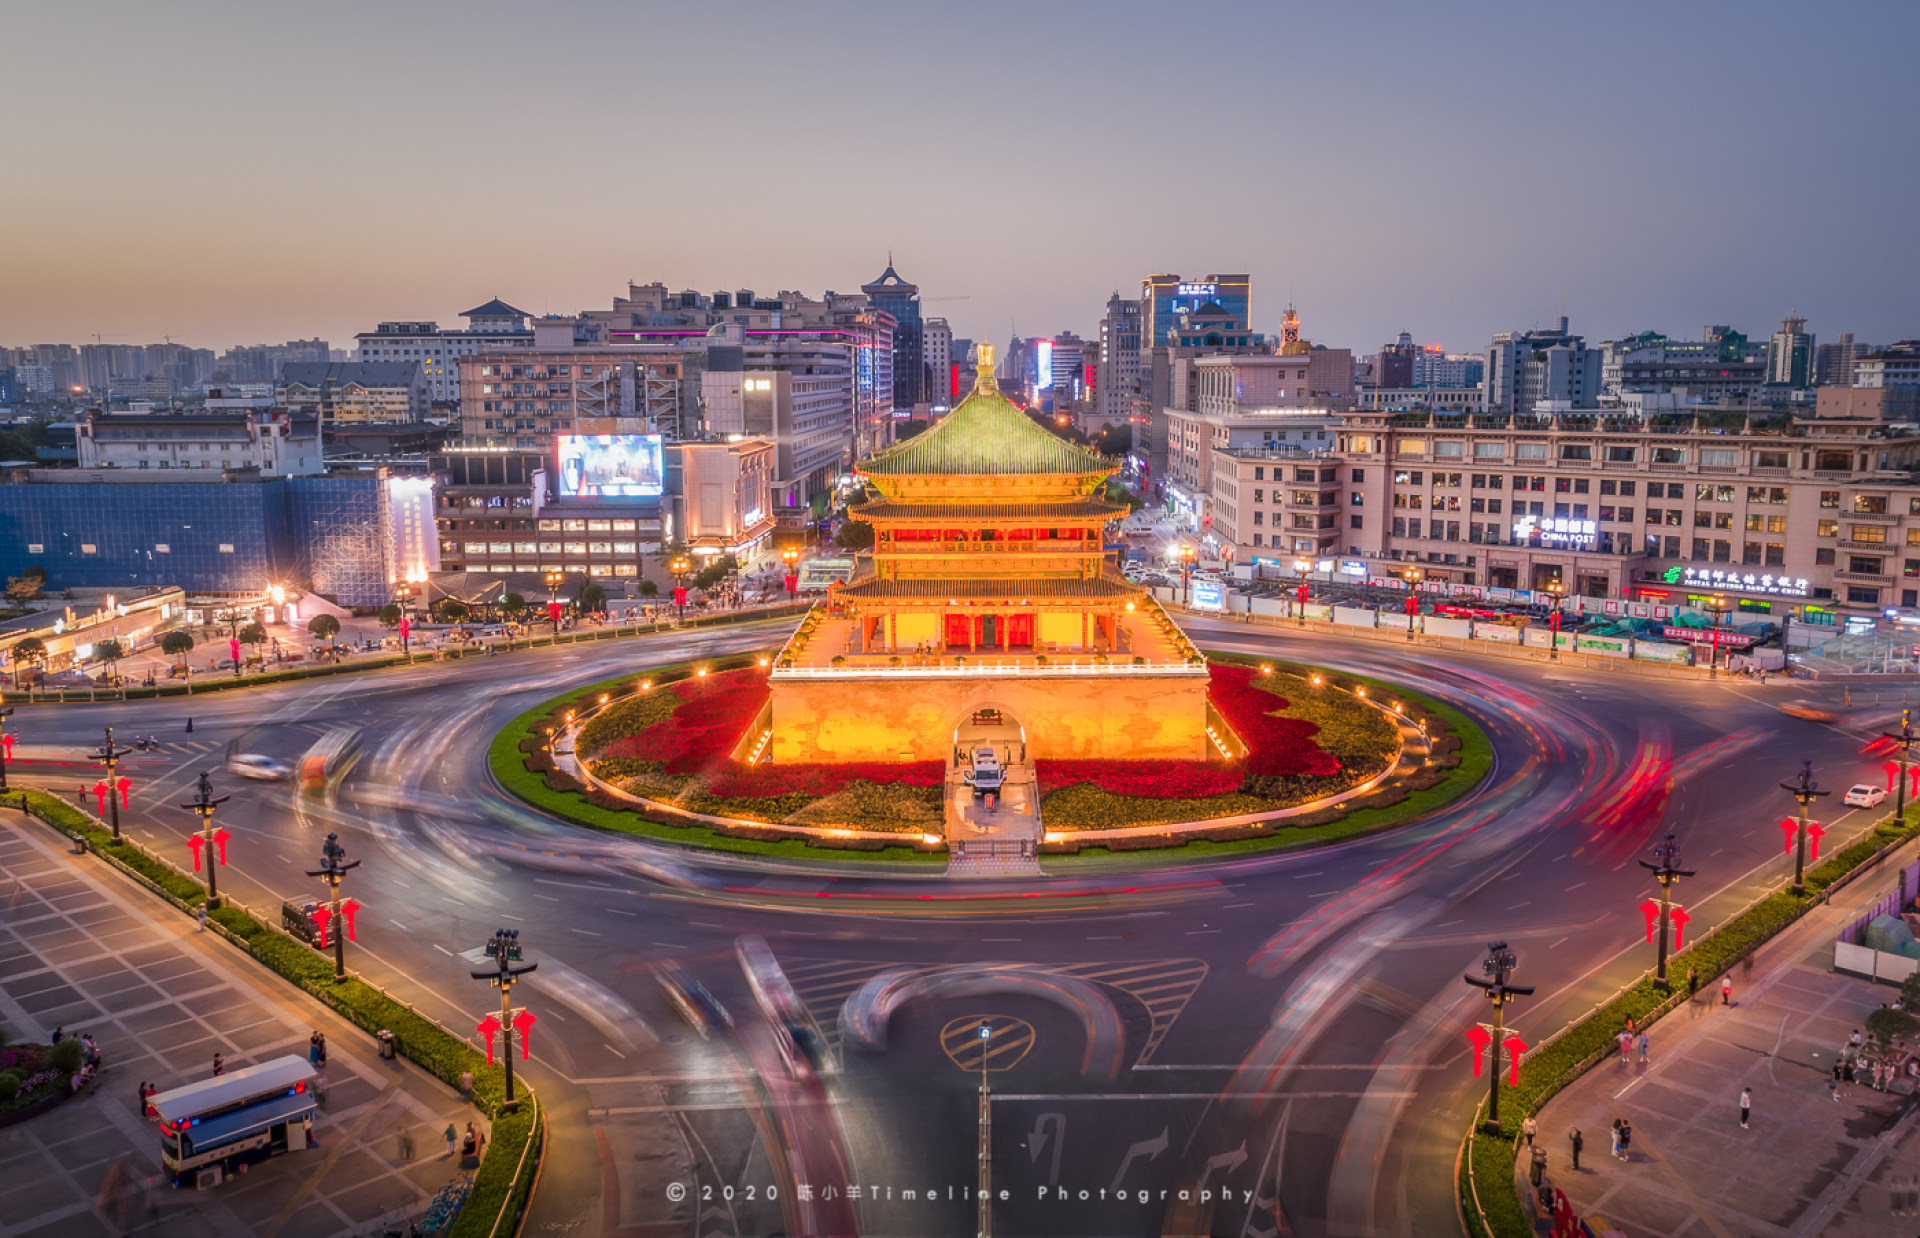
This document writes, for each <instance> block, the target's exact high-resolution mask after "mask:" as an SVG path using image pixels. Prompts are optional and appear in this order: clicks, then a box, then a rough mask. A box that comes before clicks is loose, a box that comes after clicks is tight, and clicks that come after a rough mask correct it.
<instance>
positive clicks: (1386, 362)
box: [1373, 331, 1420, 389]
mask: <svg viewBox="0 0 1920 1238" xmlns="http://www.w3.org/2000/svg"><path fill="white" fill-rule="evenodd" d="M1419 351H1420V350H1419V349H1417V348H1415V347H1414V346H1413V336H1412V335H1410V334H1408V333H1407V332H1405V331H1402V332H1401V333H1400V339H1399V341H1398V342H1397V343H1393V344H1388V345H1386V346H1385V347H1383V348H1381V350H1380V355H1379V356H1378V357H1376V358H1375V359H1374V362H1373V385H1374V386H1375V387H1385V388H1394V389H1397V388H1402V387H1411V386H1413V385H1414V384H1413V362H1414V358H1415V357H1416V356H1417V355H1418V354H1419Z"/></svg>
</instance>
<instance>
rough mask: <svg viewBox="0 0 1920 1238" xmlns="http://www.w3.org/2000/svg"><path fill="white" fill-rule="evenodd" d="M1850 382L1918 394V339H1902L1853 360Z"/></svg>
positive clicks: (1919, 366) (1919, 364)
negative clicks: (1893, 388)
mask: <svg viewBox="0 0 1920 1238" xmlns="http://www.w3.org/2000/svg"><path fill="white" fill-rule="evenodd" d="M1853 383H1854V385H1855V386H1857V387H1895V388H1900V389H1903V390H1906V391H1920V340H1901V341H1900V342H1899V343H1897V344H1892V345H1889V346H1888V347H1886V348H1876V349H1873V350H1872V351H1870V352H1865V353H1862V354H1861V355H1860V356H1858V357H1855V358H1854V362H1853Z"/></svg>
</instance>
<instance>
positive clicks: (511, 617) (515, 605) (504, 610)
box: [500, 593, 527, 622]
mask: <svg viewBox="0 0 1920 1238" xmlns="http://www.w3.org/2000/svg"><path fill="white" fill-rule="evenodd" d="M500 613H501V614H502V615H504V616H506V618H507V620H508V621H509V622H518V621H519V619H520V617H521V616H522V615H524V614H526V613H527V599H525V598H523V597H521V596H520V595H519V594H517V593H509V594H507V596H505V597H503V598H501V599H500Z"/></svg>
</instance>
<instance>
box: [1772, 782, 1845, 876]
mask: <svg viewBox="0 0 1920 1238" xmlns="http://www.w3.org/2000/svg"><path fill="white" fill-rule="evenodd" d="M1780 789H1781V790H1782V791H1785V792H1787V793H1788V794H1790V795H1792V796H1793V798H1794V799H1796V800H1798V801H1799V802H1800V828H1799V829H1797V830H1795V831H1794V836H1793V894H1794V897H1795V898H1799V897H1800V896H1801V895H1803V894H1805V893H1806V892H1807V805H1809V804H1811V803H1813V801H1815V800H1817V799H1823V798H1825V797H1826V796H1829V795H1832V794H1833V792H1831V791H1822V790H1820V789H1819V784H1818V783H1816V782H1814V780H1813V762H1812V761H1807V762H1804V763H1803V764H1802V765H1801V766H1800V777H1799V780H1798V781H1795V782H1783V783H1781V784H1780Z"/></svg>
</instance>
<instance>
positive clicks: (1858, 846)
mask: <svg viewBox="0 0 1920 1238" xmlns="http://www.w3.org/2000/svg"><path fill="white" fill-rule="evenodd" d="M1916 835H1920V809H1909V810H1908V812H1907V815H1906V817H1905V819H1904V820H1903V821H1894V820H1892V819H1891V818H1890V819H1889V820H1888V821H1886V822H1883V823H1882V824H1880V825H1879V826H1877V827H1875V828H1874V829H1873V830H1872V831H1871V832H1869V833H1868V834H1867V835H1866V836H1865V837H1863V838H1861V839H1860V840H1859V841H1858V842H1856V843H1854V844H1853V845H1851V846H1849V847H1847V848H1846V849H1845V850H1843V851H1841V852H1840V853H1839V854H1838V855H1835V856H1832V857H1830V858H1829V859H1828V860H1827V861H1826V862H1825V863H1822V864H1820V865H1819V866H1817V867H1815V868H1813V869H1811V870H1809V871H1808V873H1807V897H1805V898H1795V897H1793V895H1792V894H1791V893H1789V892H1788V890H1787V888H1786V887H1785V886H1782V888H1781V889H1779V890H1778V891H1776V892H1774V893H1773V894H1771V895H1768V896H1767V897H1766V898H1765V899H1763V900H1761V901H1760V902H1759V903H1757V904H1755V905H1754V906H1753V907H1751V908H1749V909H1748V910H1747V911H1745V912H1743V913H1742V914H1740V915H1738V916H1736V917H1734V918H1733V919H1732V920H1729V921H1728V922H1727V923H1726V924H1724V925H1722V926H1721V927H1720V928H1719V929H1717V930H1715V931H1714V932H1712V933H1710V934H1708V935H1707V936H1706V937H1705V938H1703V939H1702V940H1700V941H1699V942H1697V943H1695V944H1694V945H1692V946H1689V947H1688V948H1687V949H1685V950H1683V951H1681V952H1680V953H1678V954H1675V955H1674V956H1673V957H1672V958H1670V959H1669V960H1668V962H1667V974H1668V975H1669V976H1671V977H1675V978H1676V983H1675V985H1674V989H1675V992H1674V993H1673V994H1672V995H1668V994H1666V993H1662V992H1661V991H1660V989H1659V988H1658V987H1657V986H1656V985H1655V984H1654V982H1653V978H1652V977H1651V976H1647V977H1644V978H1642V979H1641V980H1639V981H1636V982H1635V983H1634V984H1632V985H1630V986H1628V987H1627V988H1625V989H1622V990H1621V991H1620V992H1619V993H1618V994H1616V995H1615V996H1614V998H1613V999H1612V1000H1611V1001H1609V1002H1608V1003H1607V1004H1606V1005H1604V1006H1602V1007H1601V1008H1600V1009H1598V1010H1596V1011H1594V1012H1593V1013H1592V1014H1591V1015H1588V1016H1587V1017H1586V1018H1584V1019H1581V1020H1579V1021H1578V1022H1577V1023H1574V1024H1572V1025H1571V1026H1570V1027H1569V1028H1568V1029H1567V1030H1566V1031H1565V1032H1563V1033H1562V1034H1561V1035H1560V1037H1559V1038H1558V1039H1557V1040H1555V1041H1554V1042H1553V1043H1552V1044H1549V1045H1547V1046H1546V1047H1545V1048H1544V1049H1541V1050H1539V1051H1538V1052H1536V1053H1534V1054H1532V1055H1531V1056H1529V1057H1528V1058H1527V1059H1526V1060H1525V1061H1524V1062H1523V1063H1522V1064H1521V1066H1520V1082H1519V1083H1518V1084H1517V1085H1516V1086H1513V1087H1510V1088H1504V1089H1503V1090H1502V1092H1501V1099H1500V1131H1499V1133H1498V1134H1493V1133H1489V1132H1487V1131H1486V1130H1484V1128H1476V1129H1475V1130H1474V1131H1473V1133H1472V1136H1471V1138H1470V1139H1469V1141H1468V1146H1467V1156H1466V1157H1463V1158H1461V1168H1460V1180H1459V1190H1460V1192H1461V1199H1462V1200H1463V1201H1464V1204H1465V1211H1466V1213H1467V1220H1468V1226H1469V1228H1471V1229H1473V1230H1474V1231H1475V1232H1486V1231H1484V1230H1482V1228H1481V1226H1480V1225H1479V1224H1478V1221H1479V1218H1478V1217H1477V1216H1476V1215H1475V1212H1474V1208H1473V1202H1472V1201H1473V1195H1472V1194H1471V1193H1469V1191H1468V1187H1467V1171H1468V1166H1469V1158H1471V1168H1472V1172H1473V1176H1474V1179H1475V1181H1476V1182H1477V1183H1478V1187H1479V1192H1478V1193H1479V1199H1480V1205H1481V1207H1483V1208H1485V1209H1486V1214H1487V1222H1488V1225H1489V1226H1490V1227H1491V1233H1492V1236H1493V1238H1529V1236H1530V1235H1531V1234H1532V1232H1533V1231H1532V1228H1531V1226H1530V1225H1529V1224H1528V1222H1527V1213H1526V1206H1525V1204H1523V1203H1522V1202H1521V1199H1520V1196H1519V1194H1518V1193H1517V1191H1516V1190H1515V1187H1514V1175H1513V1162H1514V1156H1515V1153H1516V1151H1517V1149H1516V1148H1515V1146H1514V1141H1515V1139H1516V1138H1517V1137H1518V1135H1519V1131H1520V1124H1521V1122H1523V1121H1524V1120H1525V1119H1526V1118H1527V1117H1528V1116H1529V1115H1532V1114H1534V1113H1537V1112H1538V1111H1539V1109H1540V1107H1541V1106H1542V1105H1544V1104H1546V1103H1547V1101H1548V1100H1550V1099H1551V1098H1552V1097H1553V1096H1554V1095H1555V1094H1556V1093H1558V1092H1559V1091H1560V1089H1562V1088H1564V1087H1566V1086H1567V1085H1568V1084H1569V1083H1572V1082H1573V1081H1574V1080H1575V1079H1578V1078H1579V1077H1580V1076H1581V1075H1583V1074H1585V1073H1586V1072H1587V1071H1589V1070H1591V1069H1593V1067H1594V1066H1596V1065H1598V1064H1599V1063H1601V1062H1603V1061H1605V1060H1606V1058H1607V1055H1608V1054H1609V1053H1610V1052H1611V1051H1612V1047H1613V1045H1614V1043H1615V1039H1616V1038H1617V1037H1618V1036H1619V1035H1620V1033H1621V1031H1622V1030H1623V1029H1624V1028H1625V1027H1626V1022H1627V1020H1628V1019H1629V1018H1632V1019H1633V1020H1634V1021H1635V1024H1636V1026H1638V1027H1641V1028H1645V1027H1647V1026H1648V1025H1649V1024H1651V1023H1653V1022H1655V1021H1656V1020H1658V1019H1659V1018H1661V1017H1662V1016H1663V1015H1665V1014H1667V1013H1669V1012H1671V1011H1672V1010H1674V1009H1676V1008H1677V1007H1678V1006H1679V1005H1680V1004H1681V1003H1684V1002H1685V1001H1686V997H1687V993H1686V985H1685V983H1684V978H1685V976H1686V974H1687V970H1688V969H1689V968H1692V969H1694V970H1695V971H1696V972H1698V973H1699V978H1700V986H1701V988H1702V989H1706V990H1711V988H1712V985H1713V982H1714V981H1716V980H1718V979H1719V978H1720V976H1721V975H1722V974H1724V973H1725V972H1727V971H1728V970H1730V969H1731V968H1732V967H1733V965H1734V964H1735V963H1738V962H1739V961H1740V960H1741V959H1744V958H1746V957H1747V956H1749V955H1751V954H1752V953H1753V952H1754V951H1755V950H1757V949H1759V948H1760V946H1762V945H1763V944H1765V943H1766V942H1767V941H1768V940H1769V939H1771V938H1772V937H1773V936H1774V935H1775V934H1777V933H1779V932H1781V931H1782V930H1784V929H1786V928H1788V927H1790V926H1792V925H1793V923H1794V922H1795V921H1797V920H1799V919H1800V917H1801V916H1803V915H1805V914H1806V913H1807V911H1808V910H1809V909H1811V908H1812V907H1814V906H1817V905H1818V904H1819V902H1820V895H1821V894H1822V893H1823V892H1825V891H1826V890H1827V888H1828V887H1830V886H1832V885H1833V884H1834V883H1835V882H1837V881H1839V880H1840V879H1841V878H1842V877H1845V876H1846V875H1847V874H1848V873H1851V872H1853V871H1854V870H1855V869H1857V868H1859V867H1860V866H1861V865H1863V864H1866V863H1869V862H1870V861H1872V859H1873V857H1874V856H1875V855H1876V854H1877V853H1878V852H1879V850H1880V848H1882V847H1888V848H1891V847H1895V846H1898V845H1899V844H1900V843H1903V842H1905V841H1907V840H1908V839H1910V838H1913V837H1915V836H1916Z"/></svg>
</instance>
